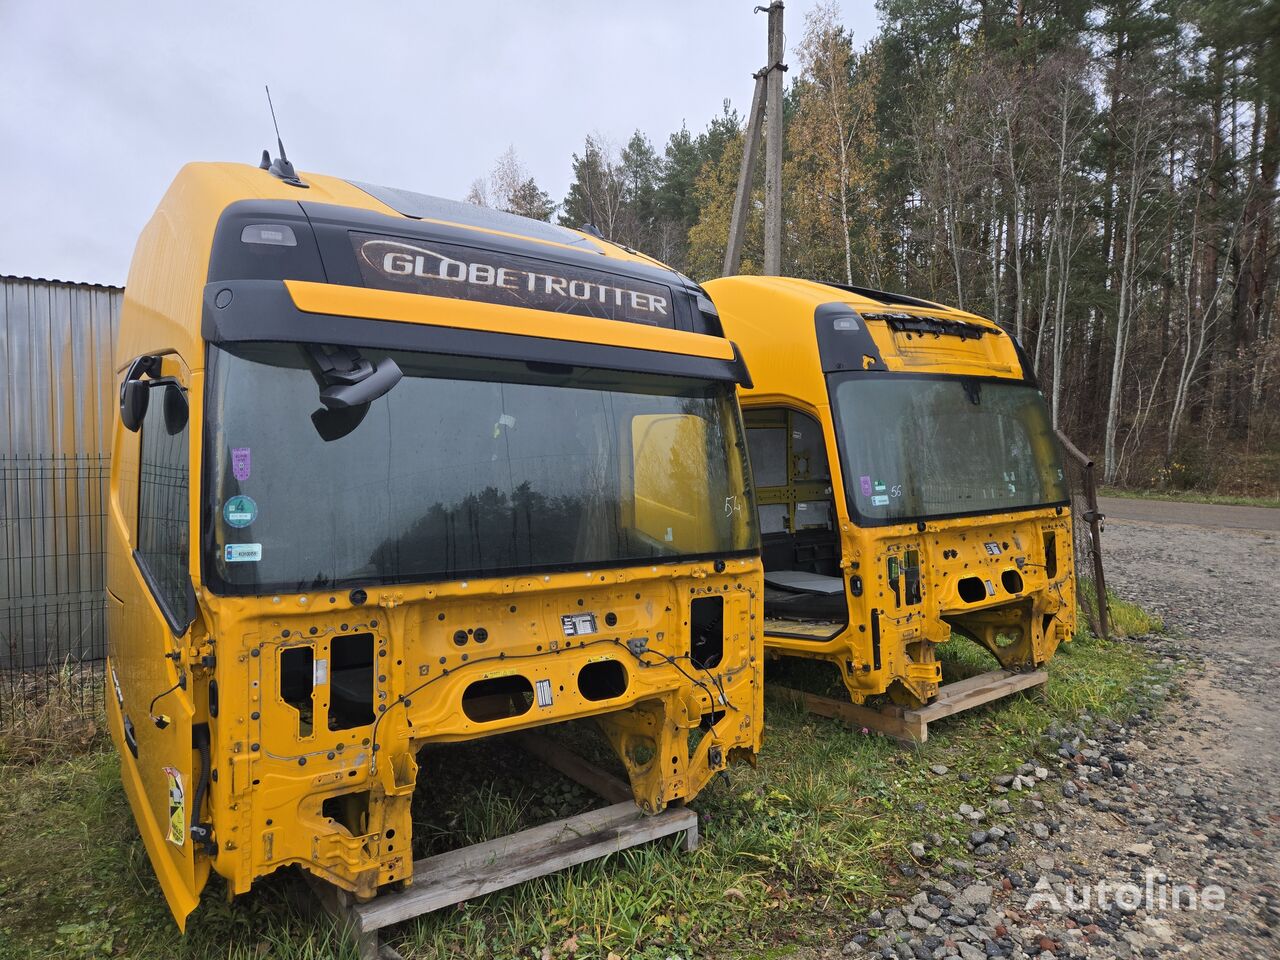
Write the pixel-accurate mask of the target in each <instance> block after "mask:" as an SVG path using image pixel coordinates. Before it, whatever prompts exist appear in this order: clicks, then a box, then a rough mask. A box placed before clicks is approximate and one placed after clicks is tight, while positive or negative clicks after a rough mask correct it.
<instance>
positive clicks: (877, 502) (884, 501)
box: [871, 494, 889, 507]
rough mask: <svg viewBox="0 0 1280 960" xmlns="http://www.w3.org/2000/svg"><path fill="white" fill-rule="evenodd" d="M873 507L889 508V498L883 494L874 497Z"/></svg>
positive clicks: (872, 500)
mask: <svg viewBox="0 0 1280 960" xmlns="http://www.w3.org/2000/svg"><path fill="white" fill-rule="evenodd" d="M871 505H872V506H873V507H887V506H888V505H889V498H888V497H886V496H884V495H883V494H880V495H877V496H874V497H872V498H871Z"/></svg>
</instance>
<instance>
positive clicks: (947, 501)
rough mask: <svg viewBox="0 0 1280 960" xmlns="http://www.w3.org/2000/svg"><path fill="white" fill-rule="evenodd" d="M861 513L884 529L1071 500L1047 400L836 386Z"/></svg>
mask: <svg viewBox="0 0 1280 960" xmlns="http://www.w3.org/2000/svg"><path fill="white" fill-rule="evenodd" d="M831 393H832V402H833V404H834V406H835V411H836V419H837V434H838V437H839V441H840V453H841V457H842V464H843V470H844V485H845V489H846V491H847V494H848V497H849V503H850V507H851V509H853V510H854V512H855V513H856V514H857V515H859V516H861V517H862V518H863V519H865V520H868V521H872V522H876V521H880V522H888V521H898V520H918V519H925V518H928V517H947V516H955V515H957V514H964V513H1002V512H1005V511H1008V510H1021V509H1026V508H1029V507H1037V506H1043V505H1046V504H1059V503H1065V502H1066V501H1067V498H1068V491H1067V485H1066V480H1065V479H1064V477H1063V473H1062V464H1061V462H1060V461H1059V459H1058V443H1057V440H1056V439H1055V437H1054V435H1053V428H1052V427H1051V426H1050V424H1049V414H1048V410H1047V409H1046V408H1045V403H1044V398H1043V397H1042V396H1041V395H1040V391H1039V390H1037V389H1036V388H1035V387H1032V386H1029V385H1027V384H1025V383H1019V382H1001V381H995V380H978V379H973V378H966V379H963V380H959V379H936V378H933V379H931V378H923V377H910V376H887V377H885V376H871V375H867V374H846V375H842V376H835V377H832V379H831Z"/></svg>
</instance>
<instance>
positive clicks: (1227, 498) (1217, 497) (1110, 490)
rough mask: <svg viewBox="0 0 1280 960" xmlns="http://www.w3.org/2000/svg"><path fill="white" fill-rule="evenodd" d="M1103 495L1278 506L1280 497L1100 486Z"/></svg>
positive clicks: (1235, 504)
mask: <svg viewBox="0 0 1280 960" xmlns="http://www.w3.org/2000/svg"><path fill="white" fill-rule="evenodd" d="M1098 495H1099V496H1101V497H1120V498H1122V499H1125V500H1168V501H1172V502H1174V503H1212V504H1219V505H1222V506H1230V507H1277V508H1280V497H1248V496H1239V495H1236V494H1220V493H1203V492H1201V491H1199V490H1160V489H1144V488H1139V487H1099V488H1098Z"/></svg>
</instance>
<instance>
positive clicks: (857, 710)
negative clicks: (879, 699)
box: [769, 686, 914, 740]
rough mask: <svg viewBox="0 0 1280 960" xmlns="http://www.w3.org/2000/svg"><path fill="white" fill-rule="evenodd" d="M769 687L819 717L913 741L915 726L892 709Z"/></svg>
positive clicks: (785, 688) (788, 688)
mask: <svg viewBox="0 0 1280 960" xmlns="http://www.w3.org/2000/svg"><path fill="white" fill-rule="evenodd" d="M769 689H770V690H771V691H772V692H774V693H779V694H782V695H783V696H784V697H787V698H789V699H791V700H792V701H794V702H795V703H796V704H798V705H799V706H800V707H802V708H804V709H805V710H808V711H809V712H810V713H816V714H817V715H818V716H820V717H830V718H831V719H833V720H842V721H844V722H845V723H848V724H851V725H852V726H855V727H866V728H867V729H869V730H875V731H877V732H879V733H883V734H885V735H886V736H889V737H893V738H894V739H895V740H912V739H913V738H914V725H913V724H909V723H908V722H907V721H906V720H905V719H904V718H903V717H900V716H895V715H894V714H893V713H891V712H887V711H881V710H873V709H872V708H871V707H863V706H859V705H858V704H854V703H850V702H849V701H847V700H835V699H833V698H831V697H822V696H819V695H818V694H816V693H807V692H806V691H804V690H795V689H792V688H791V687H778V686H773V687H770V688H769Z"/></svg>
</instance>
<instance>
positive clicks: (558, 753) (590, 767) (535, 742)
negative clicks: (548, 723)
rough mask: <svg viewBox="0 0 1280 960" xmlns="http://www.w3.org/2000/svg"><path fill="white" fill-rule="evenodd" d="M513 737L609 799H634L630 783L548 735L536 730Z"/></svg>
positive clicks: (536, 755)
mask: <svg viewBox="0 0 1280 960" xmlns="http://www.w3.org/2000/svg"><path fill="white" fill-rule="evenodd" d="M516 739H517V741H518V742H519V743H520V745H521V746H522V747H524V748H525V749H526V750H527V751H529V752H530V753H531V754H533V755H534V756H535V757H537V758H538V759H539V760H541V761H542V762H543V763H545V764H546V765H547V766H549V767H551V768H552V769H553V770H558V771H559V772H560V773H562V774H564V775H565V776H566V777H568V778H569V779H570V780H573V781H574V782H575V783H580V784H582V785H583V786H584V787H586V788H587V789H588V790H590V791H592V792H593V793H595V794H596V795H597V796H599V797H603V798H604V799H605V800H608V801H609V802H610V803H622V802H623V801H624V800H630V801H632V802H633V803H634V802H635V794H634V793H633V792H632V790H631V786H630V784H627V783H624V782H623V781H622V780H619V779H618V778H617V777H615V776H614V775H613V774H611V773H609V772H608V771H606V770H601V769H600V768H599V767H597V766H596V765H595V764H594V763H590V762H589V761H587V760H584V759H583V758H582V757H580V756H578V755H577V754H576V753H573V752H572V751H571V750H568V749H567V748H565V747H564V746H563V745H562V744H559V743H556V741H554V740H552V739H551V738H550V737H547V736H544V735H543V734H539V733H522V734H519V735H518V736H517V737H516Z"/></svg>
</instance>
